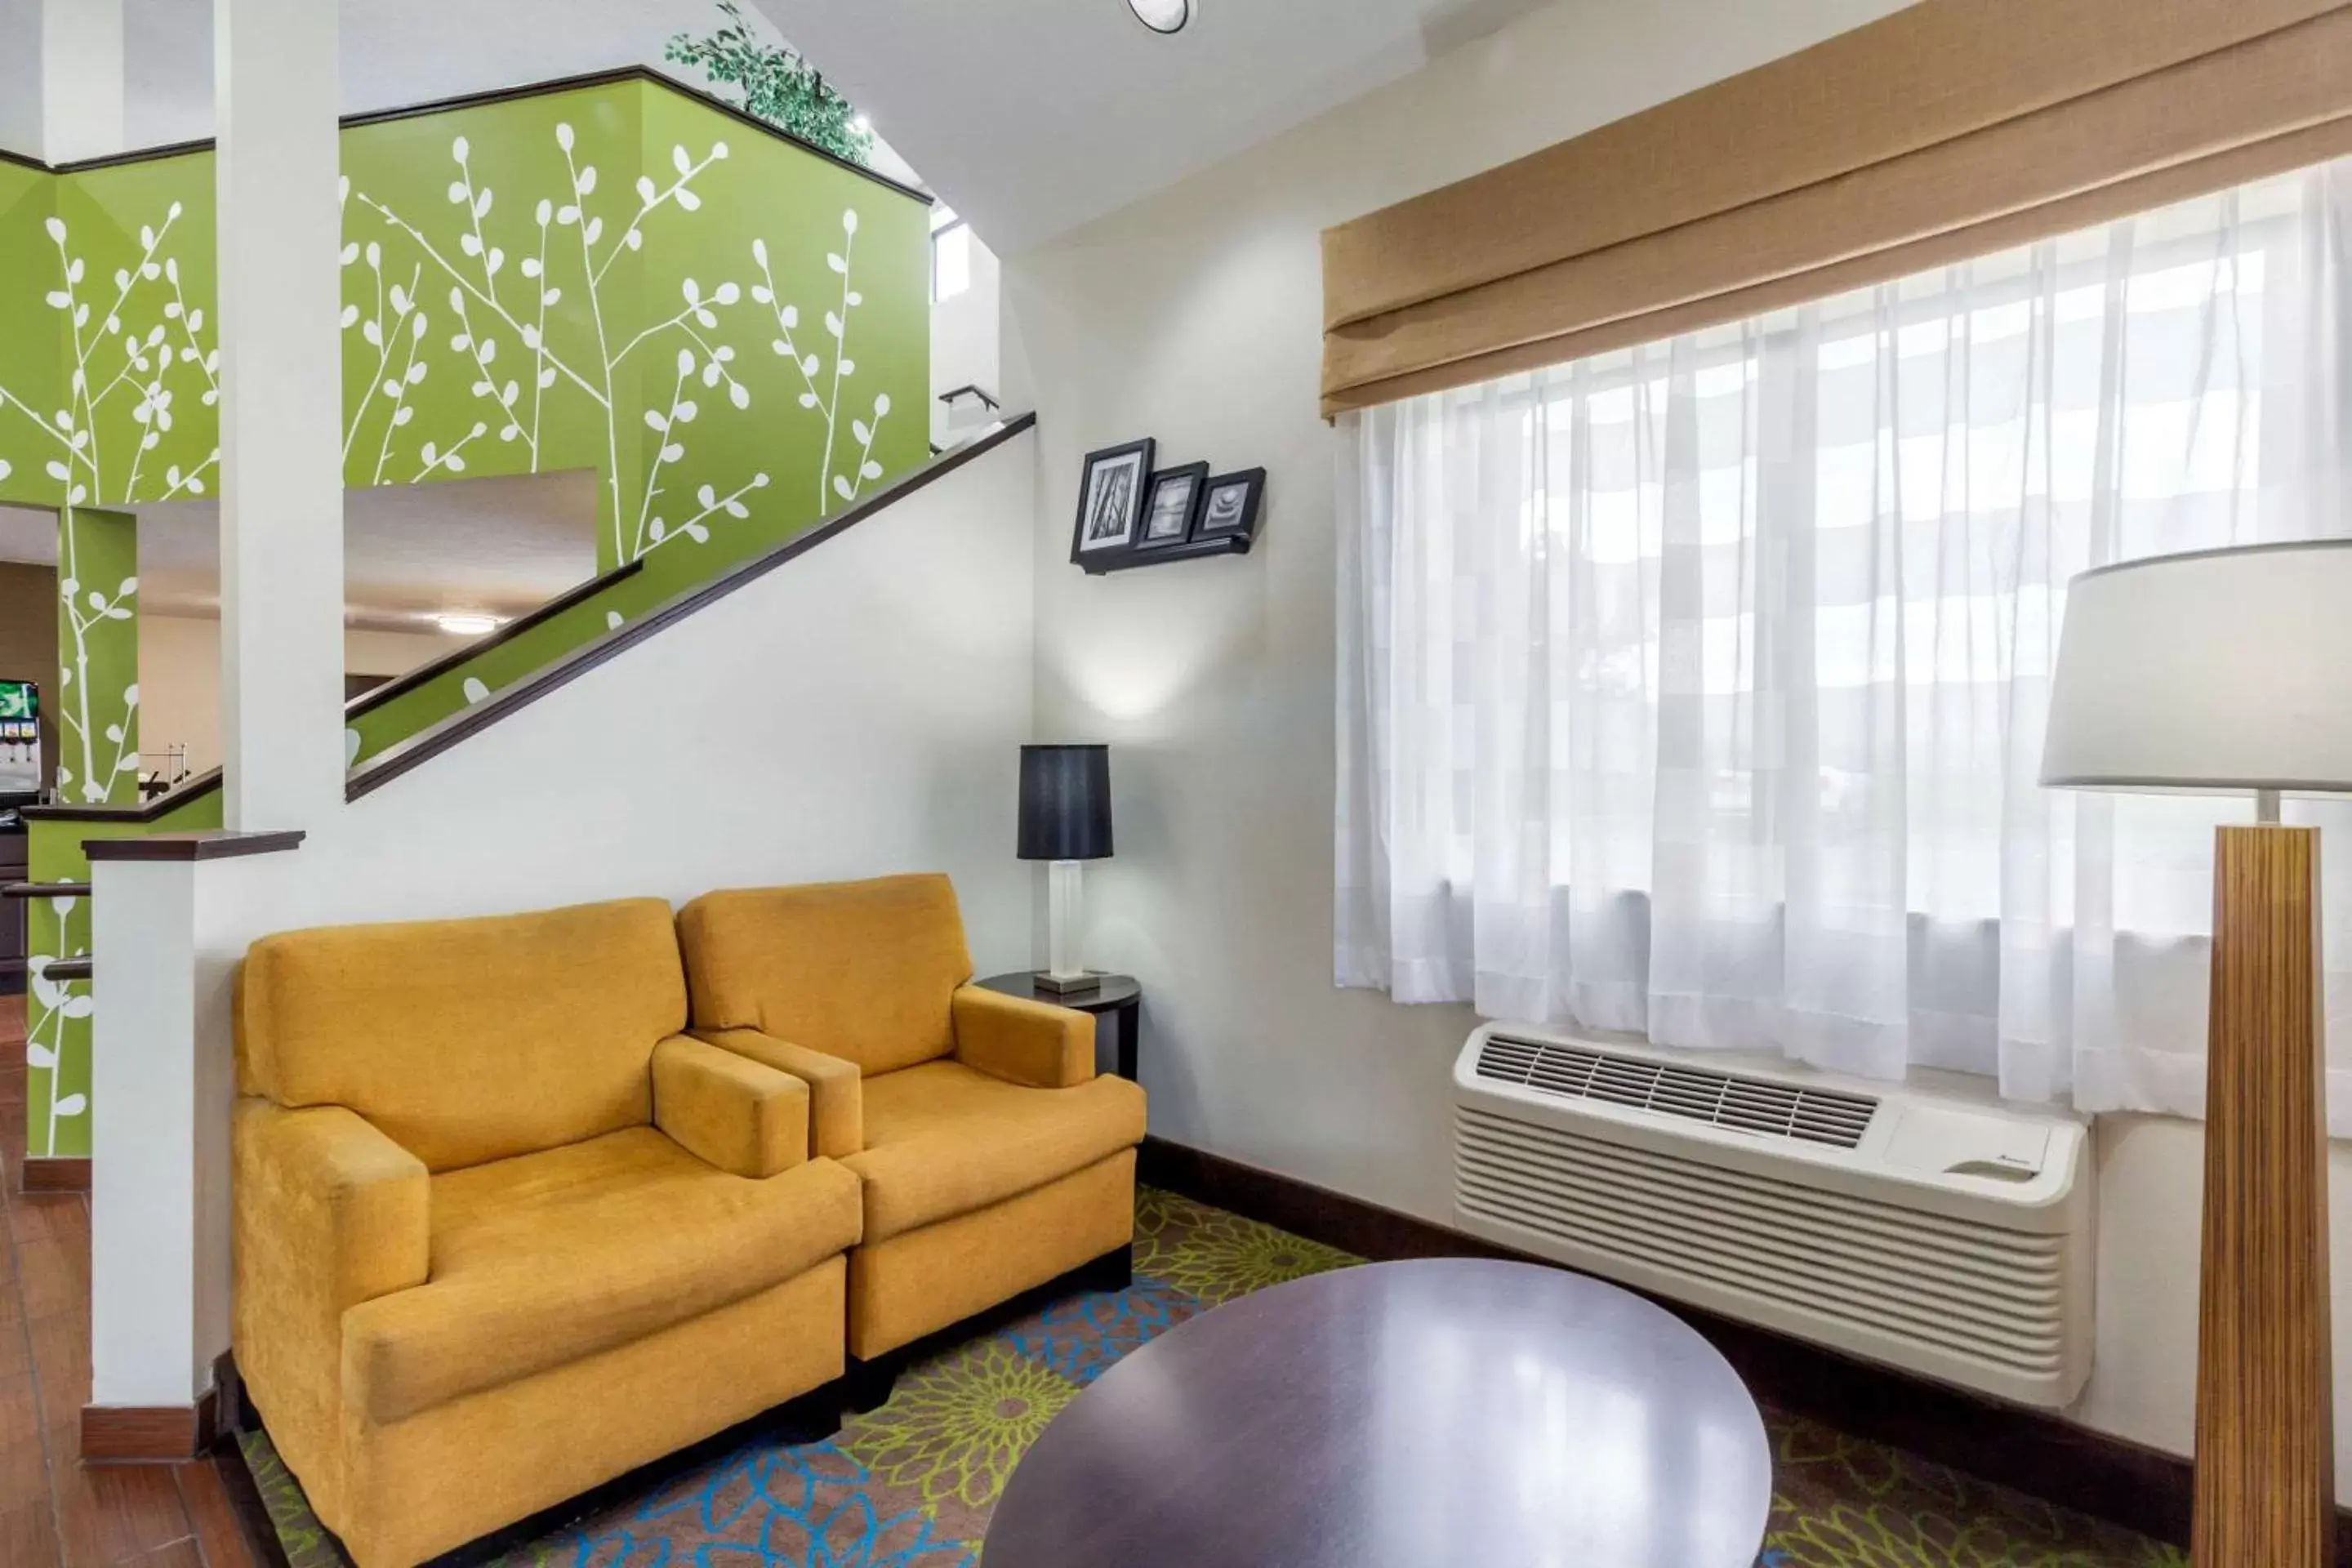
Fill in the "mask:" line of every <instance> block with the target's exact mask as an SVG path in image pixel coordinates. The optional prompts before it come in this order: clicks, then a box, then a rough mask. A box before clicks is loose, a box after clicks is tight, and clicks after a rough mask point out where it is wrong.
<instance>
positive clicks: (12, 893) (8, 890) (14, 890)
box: [0, 882, 89, 899]
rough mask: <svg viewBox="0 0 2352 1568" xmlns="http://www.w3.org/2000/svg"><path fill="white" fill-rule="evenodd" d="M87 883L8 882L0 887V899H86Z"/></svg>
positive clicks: (87, 892)
mask: <svg viewBox="0 0 2352 1568" xmlns="http://www.w3.org/2000/svg"><path fill="white" fill-rule="evenodd" d="M88 897H89V883H88V882H10V883H9V884H7V885H6V886H5V887H0V899H86V898H88Z"/></svg>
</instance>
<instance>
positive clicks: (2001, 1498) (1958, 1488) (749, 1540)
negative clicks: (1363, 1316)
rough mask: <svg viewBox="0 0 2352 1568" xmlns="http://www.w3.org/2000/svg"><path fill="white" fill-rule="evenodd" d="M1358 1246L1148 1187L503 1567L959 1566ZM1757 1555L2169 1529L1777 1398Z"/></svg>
mask: <svg viewBox="0 0 2352 1568" xmlns="http://www.w3.org/2000/svg"><path fill="white" fill-rule="evenodd" d="M1356 1261H1358V1260H1357V1259H1355V1258H1349V1257H1348V1256H1347V1255H1346V1254H1344V1253H1339V1252H1335V1251H1333V1250H1331V1249H1330V1248H1328V1247H1320V1246H1318V1245H1316V1244H1315V1243H1313V1242H1309V1241H1302V1240H1300V1239H1299V1238H1298V1237H1294V1236H1289V1235H1286V1234H1285V1233H1283V1232H1281V1231H1278V1230H1275V1229H1272V1228H1270V1227H1268V1226H1262V1225H1258V1224H1255V1223H1254V1222H1252V1221H1249V1220H1245V1219H1242V1218H1239V1217H1238V1216H1236V1215H1230V1214H1226V1213H1224V1212H1223V1211H1222V1210H1218V1209H1213V1208H1206V1207H1203V1206H1202V1205H1199V1204H1195V1203H1192V1202H1189V1201H1187V1200H1186V1199H1183V1198H1179V1197H1175V1196H1172V1195H1171V1194H1166V1193H1159V1192H1152V1191H1150V1190H1146V1191H1144V1192H1142V1193H1140V1194H1138V1198H1137V1203H1136V1247H1135V1283H1134V1284H1133V1286H1131V1287H1130V1288H1129V1289H1126V1290H1122V1291H1119V1292H1118V1293H1117V1294H1115V1295H1113V1294H1084V1295H1077V1296H1073V1297H1070V1298H1067V1299H1066V1300H1060V1301H1056V1302H1055V1303H1054V1304H1053V1305H1051V1306H1049V1307H1047V1308H1045V1310H1042V1311H1039V1312H1036V1313H1034V1314H1032V1315H1030V1316H1029V1317H1027V1318H1024V1319H1022V1320H1020V1321H1016V1322H1013V1323H1012V1324H1010V1325H1008V1326H1006V1327H1005V1328H1003V1329H1001V1330H999V1331H997V1332H995V1333H993V1334H991V1335H989V1336H988V1337H987V1338H984V1339H981V1340H976V1341H973V1342H970V1343H967V1344H964V1345H961V1346H960V1347H958V1348H957V1349H955V1350H953V1351H950V1352H946V1353H944V1354H942V1355H940V1356H939V1357H938V1358H936V1359H935V1360H932V1361H930V1362H928V1363H923V1364H921V1365H919V1366H916V1367H913V1368H911V1369H909V1370H908V1372H906V1373H904V1374H902V1375H901V1376H900V1378H899V1379H898V1386H897V1389H896V1390H895V1392H894V1393H893V1394H891V1397H890V1401H889V1403H888V1404H887V1405H883V1406H882V1407H881V1408H880V1409H878V1410H876V1411H873V1412H871V1413H870V1414H867V1415H858V1416H855V1417H852V1418H851V1420H850V1421H849V1423H848V1424H847V1425H845V1426H843V1428H842V1429H841V1431H840V1432H839V1433H838V1434H836V1435H835V1436H834V1437H833V1438H832V1439H831V1440H829V1441H826V1442H822V1443H808V1444H802V1445H798V1446H786V1445H783V1444H782V1443H781V1442H774V1441H753V1442H751V1443H748V1444H746V1445H745V1446H744V1447H740V1448H739V1449H737V1450H736V1451H734V1452H733V1453H730V1454H728V1455H726V1456H725V1457H723V1458H718V1459H715V1460H712V1461H710V1462H709V1463H708V1464H705V1465H703V1466H702V1467H700V1468H697V1469H695V1470H692V1471H689V1472H688V1473H687V1474H685V1475H683V1476H679V1477H676V1478H673V1479H667V1480H665V1481H661V1482H659V1483H655V1484H652V1485H650V1486H649V1487H648V1488H647V1489H646V1491H645V1492H644V1493H643V1494H642V1495H640V1496H637V1497H635V1498H631V1499H629V1500H625V1501H623V1502H621V1503H619V1504H617V1505H614V1506H613V1507H609V1508H606V1509H604V1510H602V1511H600V1512H597V1513H595V1514H593V1515H591V1516H589V1517H587V1518H585V1519H583V1520H580V1521H577V1522H576V1523H573V1524H571V1525H568V1526H566V1527H564V1528H563V1529H561V1530H558V1531H554V1532H553V1533H551V1534H550V1535H549V1536H547V1537H546V1538H545V1539H544V1540H541V1541H539V1542H533V1543H532V1544H530V1545H529V1546H526V1547H523V1548H521V1549H520V1550H517V1551H515V1552H509V1553H508V1554H507V1555H506V1556H505V1557H503V1558H501V1559H500V1560H499V1562H500V1563H501V1564H512V1565H515V1568H557V1565H562V1568H972V1565H974V1564H976V1563H978V1561H979V1553H980V1542H981V1539H982V1536H983V1535H985V1534H986V1532H987V1527H988V1516H989V1510H991V1509H992V1508H993V1507H994V1506H995V1503H996V1500H997V1498H998V1497H999V1496H1001V1495H1002V1494H1003V1490H1004V1483H1005V1481H1006V1480H1007V1479H1009V1478H1010V1477H1011V1476H1012V1474H1013V1465H1014V1464H1015V1463H1016V1462H1017V1461H1018V1460H1019V1459H1020V1458H1021V1456H1022V1454H1023V1453H1024V1451H1025V1450H1026V1449H1027V1448H1028V1447H1029V1445H1030V1444H1031V1443H1032V1442H1034V1441H1035V1440H1036V1437H1037V1435H1038V1434H1039V1433H1040V1432H1043V1431H1044V1430H1045V1424H1046V1423H1047V1422H1048V1421H1051V1420H1052V1419H1053V1418H1054V1415H1055V1413H1056V1412H1058V1411H1059V1410H1060V1409H1061V1408H1062V1407H1063V1406H1064V1405H1067V1404H1068V1403H1069V1402H1070V1401H1071V1400H1072V1399H1075V1398H1076V1397H1077V1394H1078V1391H1079V1390H1080V1389H1081V1388H1084V1387H1085V1386H1086V1385H1087V1384H1089V1383H1092V1382H1093V1381H1094V1380H1095V1379H1096V1378H1097V1377H1099V1376H1101V1375H1102V1373H1103V1371H1104V1369H1105V1368H1107V1367H1108V1366H1109V1365H1110V1364H1111V1363H1114V1362H1116V1361H1118V1358H1119V1357H1121V1356H1123V1355H1125V1354H1127V1352H1129V1351H1131V1350H1134V1349H1135V1348H1136V1347H1137V1346H1139V1345H1140V1344H1142V1343H1144V1342H1146V1341H1147V1340H1150V1338H1151V1337H1152V1336H1153V1335H1155V1334H1158V1333H1160V1332H1162V1331H1165V1330H1167V1329H1170V1328H1172V1327H1174V1326H1175V1325H1176V1324H1178V1323H1181V1322H1182V1321H1184V1320H1185V1319H1187V1318H1190V1317H1192V1316H1194V1315H1195V1314H1197V1313H1200V1312H1203V1311H1206V1310H1208V1309H1210V1308H1211V1307H1213V1306H1215V1305H1217V1304H1218V1303H1219V1302H1222V1301H1229V1300H1233V1299H1234V1297H1236V1296H1243V1295H1246V1294H1248V1293H1249V1292H1250V1291H1252V1290H1257V1289H1264V1288H1265V1287H1266V1286H1268V1285H1276V1284H1279V1283H1281V1282H1282V1281H1284V1280H1286V1279H1299V1278H1301V1277H1302V1276H1305V1275H1308V1274H1315V1273H1319V1272H1321V1271H1322V1270H1324V1269H1327V1268H1345V1267H1347V1266H1348V1265H1349V1264H1350V1263H1353V1262H1356ZM1764 1417H1765V1424H1766V1426H1767V1427H1768V1428H1769V1431H1770V1433H1771V1436H1772V1443H1773V1449H1774V1460H1773V1475H1774V1489H1773V1500H1772V1522H1771V1528H1770V1531H1769V1533H1768V1534H1767V1535H1766V1537H1765V1545H1764V1554H1763V1556H1762V1558H1761V1559H1760V1560H1759V1568H2126V1565H2128V1568H2141V1565H2148V1568H2154V1565H2158V1564H2185V1563H2186V1561H2187V1560H2186V1558H2185V1557H2184V1556H2183V1555H2182V1554H2181V1553H2180V1552H2177V1551H2175V1550H2173V1549H2172V1548H2170V1547H2167V1546H2162V1545H2159V1544H2158V1543H2157V1542H2151V1541H2148V1540H2146V1539H2144V1538H2142V1537H2140V1536H2137V1535H2134V1534H2132V1533H2130V1532H2129V1531H2123V1530H2118V1529H2116V1527H2114V1526H2112V1525H2108V1524H2104V1523H2101V1522H2099V1521H2095V1520H2091V1519H2087V1518H2084V1516H2082V1515H2079V1514H2073V1513H2068V1512H2065V1511H2063V1510H2058V1509H2054V1508H2052V1507H2050V1506H2048V1505H2047V1504H2044V1503H2040V1502H2036V1501H2034V1500H2032V1499H2031V1498H2027V1497H2024V1496H2021V1494H2019V1493H2016V1492H2012V1491H2008V1490H2005V1489H2001V1488H1999V1487H1993V1486H1988V1485H1986V1484H1985V1483H1983V1482H1981V1481H1976V1480H1971V1479H1969V1478H1967V1477H1965V1476H1962V1475H1960V1474H1958V1472H1957V1471H1953V1470H1949V1469H1947V1468H1944V1467H1942V1466H1940V1465H1932V1464H1929V1463H1927V1462H1926V1461H1924V1460H1921V1459H1918V1458H1914V1457H1912V1456H1910V1455H1907V1454H1905V1453H1902V1452H1900V1451H1899V1450H1896V1449H1893V1448H1887V1447H1881V1446H1879V1445H1877V1444H1873V1443H1864V1442H1861V1441H1859V1440H1857V1439H1854V1438H1852V1437H1848V1436H1844V1435H1843V1434H1842V1433H1838V1432H1834V1431H1832V1430H1831V1429H1829V1428H1828V1427H1825V1426H1821V1425H1819V1424H1818V1423H1815V1422H1812V1421H1809V1420H1806V1419H1804V1418H1803V1417H1801V1416H1793V1415H1788V1414H1786V1413H1784V1412H1780V1411H1777V1410H1774V1409H1771V1408H1769V1406H1768V1407H1767V1408H1766V1409H1765V1412H1764ZM244 1443H245V1449H246V1457H247V1461H248V1463H249V1464H250V1465H251V1467H252V1469H253V1473H254V1478H255V1479H256V1481H257V1483H258V1485H259V1487H260V1489H261V1495H262V1498H263V1500H264V1501H265V1502H266V1503H267V1504H268V1509H269V1513H270V1517H271V1519H272V1521H274V1522H275V1523H276V1525H277V1527H278V1539H279V1542H281V1543H282V1544H283V1545H284V1547H285V1549H286V1554H287V1557H288V1559H289V1563H290V1564H291V1568H342V1565H344V1564H346V1563H347V1560H346V1559H345V1557H344V1556H343V1553H342V1551H341V1547H340V1545H339V1544H338V1543H337V1542H336V1541H335V1540H334V1538H333V1537H332V1536H331V1535H329V1534H328V1533H327V1531H325V1530H324V1529H323V1528H322V1527H321V1526H320V1523H319V1521H318V1520H317V1519H316V1518H315V1517H314V1516H313V1515H312V1514H311V1512H310V1505H309V1504H308V1503H307V1502H305V1501H304V1500H303V1498H302V1490H301V1488H300V1487H299V1485H298V1484H297V1483H296V1482H295V1480H294V1479H293V1477H292V1476H290V1475H289V1474H288V1473H287V1470H286V1468H285V1466H284V1465H283V1464H281V1463H279V1462H278V1456H277V1454H276V1453H275V1452H274V1451H272V1450H271V1448H270V1447H269V1442H268V1438H267V1437H264V1436H260V1435H258V1434H252V1435H248V1436H246V1437H245V1438H244Z"/></svg>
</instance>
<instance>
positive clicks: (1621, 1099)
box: [1477, 1035, 1878, 1149]
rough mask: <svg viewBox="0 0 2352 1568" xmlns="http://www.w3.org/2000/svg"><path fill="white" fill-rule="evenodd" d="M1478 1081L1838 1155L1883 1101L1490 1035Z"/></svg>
mask: <svg viewBox="0 0 2352 1568" xmlns="http://www.w3.org/2000/svg"><path fill="white" fill-rule="evenodd" d="M1477 1072H1478V1076H1479V1077H1480V1078H1483V1079H1493V1080H1494V1081H1495V1082H1496V1083H1511V1084H1518V1085H1520V1086H1522V1087H1523V1088H1527V1089H1533V1090H1535V1091H1536V1092H1537V1093H1538V1094H1548V1095H1551V1096H1554V1097H1555V1098H1558V1099H1560V1100H1602V1101H1605V1102H1607V1103H1608V1104H1611V1105H1622V1106H1626V1107H1629V1108H1631V1109H1633V1110H1646V1111H1650V1112H1652V1113H1653V1114H1654V1115H1659V1116H1675V1117H1680V1118H1682V1119H1683V1120H1685V1121H1702V1122H1705V1123H1706V1124H1707V1125H1708V1126H1711V1127H1727V1128H1731V1129H1734V1130H1736V1131H1741V1132H1754V1133H1758V1134H1759V1135H1761V1136H1763V1137H1767V1138H1790V1139H1795V1140H1797V1141H1799V1142H1806V1143H1821V1144H1826V1145H1828V1146H1829V1147H1831V1148H1833V1149H1853V1148H1856V1147H1858V1146H1860V1144H1861V1142H1862V1139H1863V1134H1864V1133H1865V1132H1866V1131H1869V1130H1870V1119H1871V1118H1872V1116H1874V1115H1875V1114H1876V1113H1877V1110H1878V1101H1877V1100H1873V1099H1871V1098H1870V1097H1869V1096H1867V1095H1860V1094H1842V1093H1839V1092H1837V1091H1836V1090H1833V1089H1815V1088H1811V1087H1810V1086H1806V1087H1800V1086H1798V1085H1795V1084H1787V1083H1779V1082H1775V1081H1774V1080H1772V1079H1757V1078H1742V1077H1740V1076H1738V1075H1737V1074H1734V1073H1725V1072H1714V1071H1711V1070H1709V1069H1707V1068H1690V1067H1677V1066H1672V1065H1669V1064H1667V1063H1664V1062H1656V1061H1652V1060H1649V1059H1648V1058H1643V1057H1630V1056H1619V1055H1617V1054H1616V1053H1614V1052H1612V1051H1604V1050H1599V1049H1596V1048H1595V1047H1591V1046H1582V1045H1563V1044H1560V1043H1559V1042H1557V1041H1549V1040H1525V1039H1519V1038H1517V1037H1513V1036H1510V1035H1490V1036H1488V1037H1486V1043H1485V1044H1484V1045H1482V1046H1481V1047H1479V1049H1478V1067H1477Z"/></svg>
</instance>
